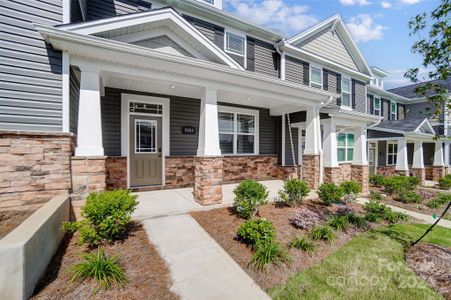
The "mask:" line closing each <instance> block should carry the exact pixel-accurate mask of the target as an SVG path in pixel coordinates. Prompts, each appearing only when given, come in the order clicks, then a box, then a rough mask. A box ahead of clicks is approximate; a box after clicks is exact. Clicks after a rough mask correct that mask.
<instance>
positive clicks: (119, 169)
mask: <svg viewBox="0 0 451 300" xmlns="http://www.w3.org/2000/svg"><path fill="white" fill-rule="evenodd" d="M105 169H106V188H107V189H108V190H115V189H126V188H127V157H126V156H109V157H107V158H106V161H105Z"/></svg>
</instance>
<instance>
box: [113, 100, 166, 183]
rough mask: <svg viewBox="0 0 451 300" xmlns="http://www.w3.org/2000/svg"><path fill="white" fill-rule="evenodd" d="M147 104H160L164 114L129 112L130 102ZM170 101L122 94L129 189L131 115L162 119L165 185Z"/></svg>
mask: <svg viewBox="0 0 451 300" xmlns="http://www.w3.org/2000/svg"><path fill="white" fill-rule="evenodd" d="M134 101H136V102H145V103H149V104H160V105H162V107H163V114H161V115H160V114H147V113H135V112H133V113H131V112H129V107H130V102H134ZM169 109H170V99H169V98H163V97H154V96H146V95H137V94H128V93H122V94H121V155H122V156H126V157H127V188H128V187H130V156H129V148H130V136H129V135H130V134H129V133H130V115H138V116H139V115H142V116H153V117H160V118H162V124H163V128H162V129H163V130H162V135H163V138H162V139H163V142H162V144H163V145H162V146H163V149H162V158H161V168H162V170H161V174H162V176H161V178H162V179H161V181H162V182H161V185H163V186H164V185H165V179H166V174H165V158H166V156H169V155H170V148H169V147H170V146H169V145H170V143H169V139H170V123H169V121H170V119H169V118H170V113H169Z"/></svg>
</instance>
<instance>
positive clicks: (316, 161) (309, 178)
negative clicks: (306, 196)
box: [302, 155, 320, 190]
mask: <svg viewBox="0 0 451 300" xmlns="http://www.w3.org/2000/svg"><path fill="white" fill-rule="evenodd" d="M319 173H320V157H319V155H303V156H302V178H304V180H305V181H306V182H307V184H308V186H309V187H310V188H311V189H313V190H316V189H318V185H319V175H320V174H319Z"/></svg>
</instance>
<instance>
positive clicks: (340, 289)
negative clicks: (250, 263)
mask: <svg viewBox="0 0 451 300" xmlns="http://www.w3.org/2000/svg"><path fill="white" fill-rule="evenodd" d="M427 227H428V225H423V224H398V225H390V226H384V227H381V228H378V229H376V230H374V231H369V232H365V233H362V234H359V235H358V236H356V237H355V238H353V239H352V240H351V241H350V242H348V243H347V244H346V245H345V246H343V247H342V248H340V249H339V250H337V251H336V252H335V253H333V254H332V255H331V256H329V257H328V258H326V259H325V260H324V261H323V262H321V263H320V264H318V265H316V266H314V267H312V268H310V269H308V270H306V271H304V272H299V273H297V274H296V275H294V276H293V277H291V278H290V279H289V280H288V282H287V284H286V285H285V286H282V287H278V288H274V289H271V290H270V292H269V293H270V295H271V296H272V297H273V298H275V299H410V300H413V299H443V298H442V296H441V295H439V294H438V293H436V292H435V291H434V290H432V289H431V288H430V287H429V286H428V285H427V284H426V283H425V282H424V281H423V280H421V279H420V278H419V277H418V276H417V275H416V274H415V273H414V272H413V271H412V270H411V269H410V268H409V267H408V265H407V263H406V262H405V259H404V253H405V246H406V245H407V244H408V242H409V241H411V240H413V239H415V238H417V237H419V236H420V235H421V234H422V233H423V232H424V230H425V229H426V228H427ZM423 241H424V242H428V243H433V244H437V245H440V246H447V247H450V246H451V230H450V229H445V228H442V227H435V228H434V230H433V231H431V232H430V233H429V235H428V236H426V238H425V239H424V240H423Z"/></svg>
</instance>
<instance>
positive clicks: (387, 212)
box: [365, 201, 408, 223]
mask: <svg viewBox="0 0 451 300" xmlns="http://www.w3.org/2000/svg"><path fill="white" fill-rule="evenodd" d="M365 211H366V214H365V219H366V220H368V221H370V222H377V223H379V222H382V221H384V220H385V221H388V222H389V223H397V222H399V221H403V220H406V219H407V218H408V217H407V215H405V214H403V213H399V212H394V211H393V210H392V209H391V208H390V207H388V206H386V205H385V204H382V203H379V202H376V201H370V202H367V203H365Z"/></svg>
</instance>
